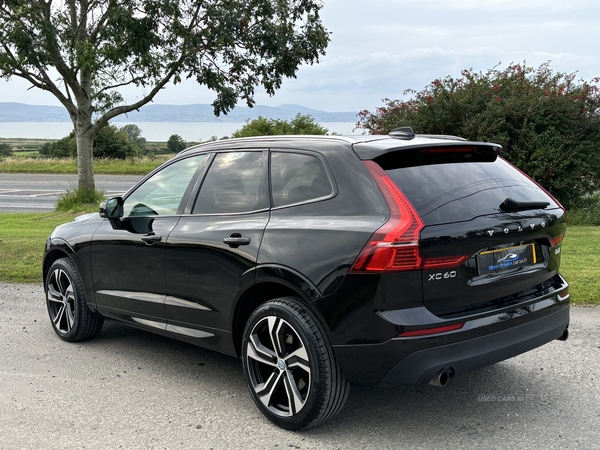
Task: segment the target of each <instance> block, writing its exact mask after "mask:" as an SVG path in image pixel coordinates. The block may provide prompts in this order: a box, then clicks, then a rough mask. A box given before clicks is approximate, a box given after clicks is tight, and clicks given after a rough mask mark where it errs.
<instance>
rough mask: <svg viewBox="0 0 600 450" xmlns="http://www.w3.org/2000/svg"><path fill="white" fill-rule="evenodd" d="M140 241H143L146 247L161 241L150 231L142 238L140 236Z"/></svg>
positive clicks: (157, 235) (158, 235)
mask: <svg viewBox="0 0 600 450" xmlns="http://www.w3.org/2000/svg"><path fill="white" fill-rule="evenodd" d="M142 241H144V242H145V243H146V244H148V245H152V244H154V243H155V242H160V241H162V236H161V235H160V234H156V233H154V232H152V231H151V232H150V233H147V234H145V235H144V236H142Z"/></svg>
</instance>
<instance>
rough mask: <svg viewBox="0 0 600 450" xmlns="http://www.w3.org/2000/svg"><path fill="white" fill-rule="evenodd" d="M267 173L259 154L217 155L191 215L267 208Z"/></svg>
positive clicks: (247, 152) (261, 154)
mask: <svg viewBox="0 0 600 450" xmlns="http://www.w3.org/2000/svg"><path fill="white" fill-rule="evenodd" d="M265 185H266V171H263V153H262V152H259V151H258V152H256V151H255V152H249V151H244V152H227V153H217V154H216V155H215V159H214V161H213V162H212V164H211V166H210V168H209V169H208V173H207V174H206V178H205V179H204V182H203V183H202V187H201V188H200V193H199V194H198V198H197V199H196V203H195V204H194V208H193V209H192V214H226V213H243V212H249V211H256V210H258V209H262V208H264V207H266V206H267V205H266V203H267V202H266V198H267V189H266V186H265Z"/></svg>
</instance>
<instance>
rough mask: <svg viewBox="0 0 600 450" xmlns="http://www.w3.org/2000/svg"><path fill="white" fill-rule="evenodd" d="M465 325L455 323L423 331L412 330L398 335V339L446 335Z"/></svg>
mask: <svg viewBox="0 0 600 450" xmlns="http://www.w3.org/2000/svg"><path fill="white" fill-rule="evenodd" d="M464 325H465V323H464V322H462V323H455V324H454V325H445V326H443V327H436V328H426V329H424V330H412V331H405V332H403V333H400V334H399V335H398V337H413V336H427V335H428V334H438V333H446V332H448V331H454V330H460V329H461V328H462V327H463V326H464Z"/></svg>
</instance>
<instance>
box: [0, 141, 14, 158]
mask: <svg viewBox="0 0 600 450" xmlns="http://www.w3.org/2000/svg"><path fill="white" fill-rule="evenodd" d="M12 154H13V150H12V147H11V146H10V145H8V144H4V143H3V144H0V157H4V156H12Z"/></svg>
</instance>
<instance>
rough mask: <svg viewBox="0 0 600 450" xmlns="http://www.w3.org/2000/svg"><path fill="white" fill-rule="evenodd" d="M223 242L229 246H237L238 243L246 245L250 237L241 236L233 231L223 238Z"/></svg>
mask: <svg viewBox="0 0 600 450" xmlns="http://www.w3.org/2000/svg"><path fill="white" fill-rule="evenodd" d="M223 243H224V244H227V245H229V246H230V247H231V248H238V247H239V246H240V245H248V244H249V243H250V238H249V237H243V236H242V235H241V234H240V233H233V234H232V235H231V236H229V237H226V238H223Z"/></svg>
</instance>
